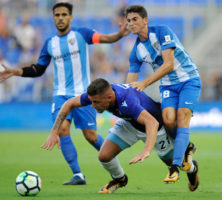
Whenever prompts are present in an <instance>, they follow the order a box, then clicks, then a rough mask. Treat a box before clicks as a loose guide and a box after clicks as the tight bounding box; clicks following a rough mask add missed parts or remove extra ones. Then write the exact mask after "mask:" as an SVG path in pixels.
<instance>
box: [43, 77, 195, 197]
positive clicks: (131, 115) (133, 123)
mask: <svg viewBox="0 0 222 200" xmlns="http://www.w3.org/2000/svg"><path fill="white" fill-rule="evenodd" d="M87 105H92V106H93V107H94V108H95V109H96V110H97V112H99V113H102V112H103V111H105V110H107V111H109V112H111V113H112V114H114V115H116V116H117V117H119V118H121V119H119V120H118V121H117V122H116V124H115V126H114V127H113V128H111V129H110V131H109V135H108V137H107V138H106V139H105V142H104V144H103V145H102V147H101V149H100V152H99V161H100V163H101V165H102V166H103V167H104V168H105V169H106V170H107V171H108V172H109V173H110V175H111V176H112V178H113V180H112V181H110V182H109V183H108V184H107V185H105V186H104V187H103V188H102V189H101V190H100V191H99V192H100V193H112V192H114V191H115V190H116V189H118V188H119V187H123V186H125V185H126V184H127V181H128V179H127V176H126V174H125V173H124V171H123V169H122V167H121V166H120V164H119V161H118V159H117V155H118V154H119V153H120V152H121V151H123V150H124V149H126V148H128V147H130V146H132V145H133V144H134V143H136V142H137V141H138V140H142V141H143V142H144V143H145V146H144V150H143V151H142V153H140V154H138V155H137V156H136V157H134V158H133V159H132V160H131V161H130V162H129V164H134V163H137V162H143V161H144V159H145V158H147V157H149V156H150V154H151V152H152V149H153V148H154V149H155V150H156V151H157V152H158V155H159V157H160V158H161V159H162V160H163V161H164V162H165V163H166V164H168V165H170V164H171V157H172V151H173V147H174V146H173V140H172V139H171V138H170V137H169V136H168V135H167V133H166V131H165V128H164V126H163V121H162V116H161V110H160V104H159V103H156V102H154V101H153V100H152V99H151V98H149V97H148V96H147V95H146V94H145V93H144V92H140V91H137V90H136V89H134V88H132V87H131V86H130V85H129V84H111V85H110V84H109V83H108V82H107V81H106V80H104V79H96V80H94V81H93V82H92V83H91V84H90V85H89V87H88V89H87V93H83V94H82V95H80V96H78V97H74V98H71V99H69V100H68V101H67V102H66V103H65V104H64V105H63V107H62V108H61V110H60V112H59V114H58V116H57V118H56V120H55V123H54V125H53V128H52V130H51V132H50V135H49V137H48V139H47V140H46V142H45V143H44V144H43V145H42V148H45V149H48V150H51V149H52V148H53V147H54V145H55V144H56V143H57V144H58V145H59V138H58V135H59V134H58V130H59V127H60V126H61V124H62V122H63V121H64V119H65V118H66V116H67V115H68V114H69V112H71V110H72V109H76V108H78V107H82V106H87ZM161 141H162V142H161ZM162 143H164V145H162ZM188 178H189V182H190V184H189V185H190V186H192V187H196V188H197V186H198V181H197V180H198V174H197V171H195V172H193V171H190V172H189V176H188Z"/></svg>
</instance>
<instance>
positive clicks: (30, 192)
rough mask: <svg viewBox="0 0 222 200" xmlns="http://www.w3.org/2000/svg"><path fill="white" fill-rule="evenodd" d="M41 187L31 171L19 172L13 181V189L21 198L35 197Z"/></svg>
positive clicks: (38, 179) (37, 176) (40, 182)
mask: <svg viewBox="0 0 222 200" xmlns="http://www.w3.org/2000/svg"><path fill="white" fill-rule="evenodd" d="M41 187H42V180H41V178H40V177H39V175H38V174H36V173H35V172H33V171H24V172H21V173H20V174H19V175H18V176H17V178H16V181H15V188H16V190H17V192H18V193H19V194H20V195H21V196H35V195H37V194H38V193H39V192H40V190H41Z"/></svg>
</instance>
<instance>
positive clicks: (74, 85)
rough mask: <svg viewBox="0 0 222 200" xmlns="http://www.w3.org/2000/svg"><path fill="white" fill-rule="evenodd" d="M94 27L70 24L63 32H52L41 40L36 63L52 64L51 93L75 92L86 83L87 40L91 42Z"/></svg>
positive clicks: (82, 89)
mask: <svg viewBox="0 0 222 200" xmlns="http://www.w3.org/2000/svg"><path fill="white" fill-rule="evenodd" d="M94 33H95V32H94V30H92V29H89V28H71V29H70V31H69V32H68V33H67V34H66V35H63V36H59V35H54V36H52V37H50V38H48V39H47V40H46V41H45V44H44V46H43V48H42V51H41V53H40V56H39V59H38V61H37V64H40V65H43V66H46V67H47V66H48V65H49V63H50V61H51V58H52V61H53V65H54V91H53V95H54V96H55V95H69V96H78V95H80V94H82V93H83V92H85V91H86V90H87V86H88V85H89V83H90V68H89V56H88V44H92V37H93V35H94Z"/></svg>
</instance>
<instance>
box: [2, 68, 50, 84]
mask: <svg viewBox="0 0 222 200" xmlns="http://www.w3.org/2000/svg"><path fill="white" fill-rule="evenodd" d="M2 67H3V68H4V71H2V72H0V82H3V81H5V80H6V79H8V78H10V77H12V76H22V77H38V76H41V75H42V74H43V73H44V72H45V70H46V66H42V65H39V64H31V65H30V66H27V67H23V68H18V69H11V68H9V67H7V66H6V65H4V64H2Z"/></svg>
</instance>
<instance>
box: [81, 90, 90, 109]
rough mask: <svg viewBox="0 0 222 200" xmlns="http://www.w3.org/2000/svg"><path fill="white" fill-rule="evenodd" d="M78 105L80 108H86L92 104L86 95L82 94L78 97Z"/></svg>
mask: <svg viewBox="0 0 222 200" xmlns="http://www.w3.org/2000/svg"><path fill="white" fill-rule="evenodd" d="M80 103H81V105H82V106H88V105H90V104H92V102H91V101H90V99H89V96H88V94H87V93H83V94H82V95H81V96H80Z"/></svg>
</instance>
